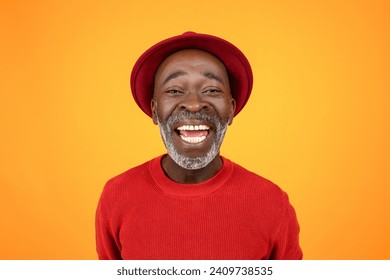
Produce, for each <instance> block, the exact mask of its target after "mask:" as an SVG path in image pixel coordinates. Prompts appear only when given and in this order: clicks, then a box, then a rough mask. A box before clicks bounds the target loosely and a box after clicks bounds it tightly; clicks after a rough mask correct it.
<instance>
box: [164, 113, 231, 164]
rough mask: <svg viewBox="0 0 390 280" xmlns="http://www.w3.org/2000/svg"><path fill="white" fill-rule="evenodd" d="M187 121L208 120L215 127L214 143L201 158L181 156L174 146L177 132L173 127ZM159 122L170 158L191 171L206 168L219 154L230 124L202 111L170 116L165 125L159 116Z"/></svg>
mask: <svg viewBox="0 0 390 280" xmlns="http://www.w3.org/2000/svg"><path fill="white" fill-rule="evenodd" d="M185 119H197V120H206V121H208V122H209V123H212V124H213V125H214V128H215V133H214V139H213V143H212V145H211V148H210V149H209V150H208V151H207V153H206V154H205V155H203V156H200V157H187V156H184V155H182V154H180V153H179V151H178V150H177V149H176V147H175V146H174V144H173V133H175V132H173V129H172V127H173V125H175V124H176V123H178V122H180V121H182V120H185ZM157 122H158V125H159V127H160V133H161V137H162V139H163V142H164V145H165V147H166V148H167V151H168V154H169V156H170V157H171V158H172V159H173V161H174V162H176V164H177V165H179V166H181V167H183V168H185V169H189V170H197V169H201V168H204V167H206V166H207V165H208V164H209V163H210V162H211V161H212V160H213V159H214V158H215V157H216V156H217V155H218V154H219V150H220V148H221V145H222V141H223V138H224V137H225V133H226V130H227V127H228V123H227V122H226V123H224V122H223V121H222V120H221V118H219V117H218V116H215V117H211V116H209V115H207V114H205V113H202V111H201V112H196V113H191V112H189V111H184V112H183V113H181V114H179V115H178V116H175V117H172V116H170V117H169V118H168V120H167V122H166V123H163V122H162V121H161V120H160V118H159V117H158V116H157Z"/></svg>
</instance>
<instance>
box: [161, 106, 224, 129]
mask: <svg viewBox="0 0 390 280" xmlns="http://www.w3.org/2000/svg"><path fill="white" fill-rule="evenodd" d="M186 119H196V120H201V121H207V122H209V123H212V124H216V123H220V122H221V120H220V118H219V117H218V116H210V115H209V114H207V113H205V112H204V111H199V112H195V113H194V112H190V111H188V110H185V111H183V112H182V113H180V114H179V115H177V116H170V117H169V118H168V120H167V125H170V126H172V125H175V124H176V123H178V122H181V121H183V120H186Z"/></svg>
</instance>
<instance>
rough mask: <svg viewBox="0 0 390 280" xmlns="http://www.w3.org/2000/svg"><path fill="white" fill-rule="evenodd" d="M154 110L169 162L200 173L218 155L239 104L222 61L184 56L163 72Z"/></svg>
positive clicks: (179, 55) (172, 58) (190, 52)
mask: <svg viewBox="0 0 390 280" xmlns="http://www.w3.org/2000/svg"><path fill="white" fill-rule="evenodd" d="M151 106H152V113H153V121H154V123H155V124H159V126H160V131H161V135H162V138H163V141H164V144H165V146H166V148H167V150H168V154H169V155H170V157H171V158H172V159H173V160H174V161H175V162H176V163H177V164H178V165H180V166H181V167H183V168H186V169H200V168H203V167H205V166H207V165H208V164H209V163H210V162H211V161H212V160H213V159H214V158H215V156H216V155H217V154H218V153H219V149H220V146H221V144H222V140H223V137H224V135H225V132H226V129H227V126H228V125H230V124H231V122H232V119H233V115H234V110H235V101H234V99H233V98H232V96H231V93H230V85H229V78H228V74H227V72H226V69H225V66H224V65H223V63H222V62H221V61H219V60H218V59H217V58H216V57H214V56H213V55H211V54H209V53H206V52H203V51H200V50H183V51H179V52H176V53H174V54H172V55H171V56H169V57H168V58H166V59H165V60H164V62H163V63H162V64H161V65H160V66H159V68H158V70H157V72H156V75H155V83H154V96H153V100H152V104H151Z"/></svg>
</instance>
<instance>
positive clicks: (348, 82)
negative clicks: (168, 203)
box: [0, 0, 390, 259]
mask: <svg viewBox="0 0 390 280" xmlns="http://www.w3.org/2000/svg"><path fill="white" fill-rule="evenodd" d="M317 2H321V3H317ZM323 2H324V3H323ZM0 3H1V4H0V32H1V33H0V38H1V44H0V71H1V72H0V79H1V82H0V93H1V101H0V119H1V138H0V172H1V173H0V188H1V189H0V190H1V192H0V227H1V228H0V259H95V258H96V253H95V236H94V214H95V209H96V204H97V201H98V198H99V196H100V193H101V191H102V188H103V185H104V183H105V182H106V180H108V179H109V178H111V177H113V176H114V175H117V174H119V173H121V172H122V171H124V170H127V169H129V168H130V167H133V166H135V165H138V164H140V163H143V162H144V161H146V160H149V159H151V158H152V157H155V156H157V155H160V154H161V153H164V152H165V149H164V147H163V145H162V142H161V138H160V136H159V131H158V128H157V127H156V126H154V125H153V124H152V121H151V120H150V119H149V118H148V117H146V115H144V114H143V113H142V112H141V111H140V110H139V109H138V108H137V107H136V105H135V103H134V101H133V100H132V98H131V94H130V89H129V75H130V71H131V68H132V66H133V64H134V62H135V60H136V59H137V58H138V56H139V55H140V54H141V53H142V52H143V51H144V50H145V49H146V48H148V47H149V46H151V45H152V44H154V43H156V42H157V41H159V40H161V39H164V38H166V37H168V36H173V35H177V34H180V33H183V32H184V31H187V30H193V31H197V32H201V33H210V34H214V35H217V36H220V37H223V38H226V39H227V40H229V41H231V42H233V43H234V44H236V45H237V46H238V47H239V48H241V49H242V51H243V52H244V53H245V54H246V55H247V57H248V59H249V60H250V62H251V64H252V67H253V71H254V76H255V81H254V89H253V95H252V97H251V99H250V101H249V103H248V105H247V106H246V108H245V109H244V110H243V111H242V112H241V113H240V114H239V115H238V116H237V117H236V118H235V120H234V123H233V125H232V126H231V127H230V130H229V131H228V134H227V138H226V140H225V143H224V144H223V148H222V154H223V155H225V156H226V157H228V158H230V159H232V160H234V161H236V162H237V163H239V164H241V165H243V166H244V167H246V168H248V169H250V170H252V171H255V172H257V173H259V174H261V175H263V176H265V177H267V178H269V179H271V180H272V181H274V182H276V183H277V184H279V185H280V186H281V187H282V188H283V189H284V190H286V191H287V192H288V193H289V195H290V199H291V201H292V203H293V205H294V206H295V208H296V211H297V214H298V218H299V221H300V225H301V245H302V248H303V250H304V257H305V259H390V238H389V236H390V179H389V173H390V172H389V171H390V170H389V166H390V160H389V158H390V149H389V142H390V131H389V128H390V126H389V121H390V110H389V108H390V106H389V105H390V82H389V77H390V57H389V52H390V35H389V34H390V31H389V30H390V29H389V27H390V17H389V14H390V4H389V1H385V0H384V1H336V0H333V1H303V0H298V1H297V0H296V1H255V0H253V1H249V0H242V1H227V0H216V1H203V0H200V1H195V2H185V1H184V2H183V1H160V2H158V1H155V0H143V1H75V0H72V1H49V0H47V1H42V0H39V1H5V0H1V2H0Z"/></svg>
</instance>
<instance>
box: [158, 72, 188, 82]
mask: <svg viewBox="0 0 390 280" xmlns="http://www.w3.org/2000/svg"><path fill="white" fill-rule="evenodd" d="M183 75H187V73H186V72H184V71H177V72H175V73H172V74H170V75H169V76H168V77H166V78H165V80H164V81H163V83H162V84H163V85H165V84H166V83H168V82H169V81H170V80H172V79H175V78H177V77H179V76H183Z"/></svg>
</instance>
